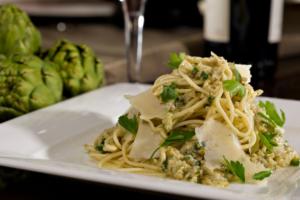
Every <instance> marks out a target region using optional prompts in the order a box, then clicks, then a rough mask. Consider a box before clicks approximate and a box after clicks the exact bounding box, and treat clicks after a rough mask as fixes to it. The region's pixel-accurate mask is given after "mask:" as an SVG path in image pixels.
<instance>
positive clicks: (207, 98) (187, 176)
mask: <svg viewBox="0 0 300 200" xmlns="http://www.w3.org/2000/svg"><path fill="white" fill-rule="evenodd" d="M239 76H241V77H240V78H241V80H239V79H240V78H239ZM248 79H249V77H247V76H245V75H244V74H239V72H238V71H237V69H236V68H235V65H234V64H233V63H228V62H227V61H226V60H225V59H224V58H222V57H218V56H217V55H215V54H212V56H211V57H209V58H200V57H192V56H185V57H184V59H183V60H182V62H181V64H180V65H179V66H178V68H176V69H174V70H173V71H172V73H170V74H165V75H162V76H160V77H158V78H157V80H156V81H155V82H154V85H153V86H152V87H151V93H152V95H154V96H155V97H156V98H157V100H159V101H160V104H162V105H164V106H165V109H166V110H167V112H166V113H165V114H164V115H163V116H164V117H163V118H162V119H161V118H151V119H148V118H147V117H145V116H146V114H145V113H140V112H139V108H137V106H135V105H132V107H133V109H130V110H129V111H128V115H127V116H136V120H137V123H138V124H140V123H145V124H146V126H147V127H149V131H150V132H151V134H154V135H156V136H157V138H160V141H161V142H160V143H158V144H156V145H157V149H153V146H154V145H155V144H152V146H147V142H148V143H152V142H153V141H154V140H155V139H153V141H152V138H153V136H151V137H150V135H149V136H147V134H146V131H145V130H140V125H139V129H138V130H136V131H137V133H134V134H133V133H130V131H129V129H126V127H124V125H121V123H120V122H119V123H118V124H117V125H116V126H115V127H113V128H110V129H107V130H105V131H104V132H103V133H102V134H101V135H100V136H99V137H98V138H97V139H96V141H95V143H94V144H93V145H86V150H87V152H88V153H89V155H90V157H91V159H92V160H95V161H97V163H98V166H99V167H108V168H113V169H118V170H121V171H125V172H133V173H142V174H148V175H156V176H167V177H171V178H176V179H181V180H187V181H192V182H197V183H204V184H212V185H221V186H225V185H227V184H228V183H229V182H231V181H233V180H235V181H236V179H234V178H233V175H234V173H233V174H231V175H230V173H229V175H227V176H226V175H225V174H226V172H228V169H227V171H226V166H225V165H224V163H222V162H220V165H219V167H218V168H214V169H212V168H209V165H210V163H208V162H209V158H208V157H206V156H208V155H209V153H211V152H213V151H216V149H217V148H216V149H214V150H213V151H212V150H211V152H209V150H208V149H206V146H205V144H204V143H203V142H202V143H201V142H200V140H199V137H200V136H199V137H198V135H197V134H198V133H197V128H201V127H202V126H203V127H204V124H208V121H212V120H213V122H214V123H216V125H218V123H219V124H221V125H220V126H224V132H226V131H225V129H226V130H228V131H229V132H231V133H232V134H233V135H234V136H232V137H233V140H235V139H234V138H236V140H237V141H238V144H237V145H236V147H234V148H236V149H238V148H241V150H240V152H239V156H240V157H241V158H242V157H243V156H244V157H247V158H246V161H247V162H248V164H249V163H250V164H251V165H253V166H254V165H255V166H256V168H259V169H274V168H276V167H278V166H288V165H289V164H290V162H291V160H292V159H298V154H297V153H296V152H295V151H293V150H291V148H290V147H289V146H288V145H287V144H283V142H281V141H282V140H283V139H282V134H281V133H279V132H278V128H276V127H275V128H274V127H273V129H272V130H273V131H274V134H275V135H276V136H274V140H276V141H277V144H276V145H277V146H281V148H279V147H278V148H277V146H276V145H274V152H273V154H276V153H277V154H278V155H279V154H280V155H281V157H282V155H284V156H285V158H286V160H285V161H284V163H277V160H278V159H277V157H276V156H273V157H272V161H273V162H272V164H270V162H268V161H266V160H267V159H268V158H267V157H268V156H269V155H268V152H267V150H266V146H265V145H266V144H265V143H264V141H261V140H262V138H260V136H261V133H262V132H263V133H264V132H267V131H268V130H271V129H270V126H271V125H270V124H268V121H266V120H265V119H264V118H262V117H261V116H260V115H259V114H258V113H261V112H262V113H266V111H265V110H263V109H262V108H260V107H259V106H257V104H256V103H255V98H256V97H257V96H258V95H260V94H261V93H262V92H261V91H260V90H257V91H254V90H253V88H252V87H251V85H249V81H248ZM226 81H231V82H233V83H234V84H236V85H237V86H239V87H240V89H241V91H239V92H241V93H242V92H244V93H243V94H242V95H238V94H239V93H236V92H235V94H234V91H230V89H229V90H228V89H227V88H226V87H225V82H226ZM242 89H243V90H242ZM166 91H167V92H169V93H168V94H166V97H164V96H163V95H165V94H164V93H165V92H166ZM168 95H169V96H168ZM172 95H173V96H172ZM164 98H169V99H167V100H164ZM145 106H147V99H145ZM150 109H151V108H150ZM144 115H145V116H144ZM142 116H144V117H142ZM269 117H270V116H269ZM128 120H129V118H128ZM131 120H133V118H132V119H131ZM205 126H208V125H205ZM203 127H202V128H203ZM271 128H272V127H271ZM203 129H204V128H203ZM174 130H175V131H176V130H181V131H183V132H184V131H190V130H192V131H195V130H196V136H195V135H194V136H193V137H192V138H190V140H185V141H184V142H182V143H174V144H173V143H172V144H170V145H166V143H164V142H163V141H166V140H167V139H168V138H169V137H170V136H171V135H172V133H173V132H174ZM141 131H142V132H143V131H144V132H143V133H144V134H145V136H144V137H149V138H147V141H143V140H142V139H143V138H142V139H138V135H139V134H141ZM201 137H202V136H201ZM266 137H267V136H266ZM272 137H273V136H272ZM267 139H268V138H267ZM271 139H273V138H271ZM271 139H269V140H270V141H271ZM138 140H139V141H138ZM140 140H141V141H140ZM145 140H146V138H145ZM224 140H225V139H224ZM139 142H140V143H139ZM208 142H209V141H208ZM271 142H272V141H271ZM229 143H230V142H229ZM229 143H228V144H229ZM273 143H275V142H273ZM209 144H210V143H208V145H209ZM230 144H231V143H230ZM232 145H235V143H234V142H233V143H232ZM141 146H142V147H141ZM267 147H268V146H267ZM136 148H141V149H139V150H140V152H138V153H137V155H138V156H136V157H134V156H133V154H134V153H132V152H133V151H135V149H136ZM151 148H152V149H153V150H155V151H153V153H152V156H149V149H151ZM207 148H208V147H207ZM229 148H231V147H229V146H228V147H227V150H228V149H229ZM232 148H233V147H232ZM268 148H270V147H268ZM276 148H277V150H276ZM146 149H147V151H146ZM280 149H281V150H280ZM225 150H226V149H225ZM269 150H270V149H269ZM143 151H145V152H143ZM236 151H238V150H236ZM131 153H132V154H131ZM142 153H144V154H142ZM215 153H216V152H215ZM217 153H218V152H217ZM145 155H147V156H148V157H145ZM262 155H263V156H265V159H264V158H262ZM223 157H224V155H223ZM276 159H277V160H276ZM242 160H243V159H242ZM244 160H245V159H244ZM274 160H275V161H274ZM282 160H283V159H281V161H282ZM247 162H245V163H244V165H245V167H246V165H247ZM253 163H254V164H253ZM274 163H275V164H274ZM249 166H250V165H249ZM257 166H258V167H257ZM248 171H251V170H248ZM249 173H250V172H249ZM246 175H247V173H246ZM246 179H247V178H246ZM250 182H251V181H250Z"/></svg>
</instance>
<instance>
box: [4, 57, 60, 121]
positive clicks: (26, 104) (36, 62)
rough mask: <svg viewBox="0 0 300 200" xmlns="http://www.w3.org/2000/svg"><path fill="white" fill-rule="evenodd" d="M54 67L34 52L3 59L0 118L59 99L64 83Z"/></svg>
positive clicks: (30, 109)
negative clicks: (34, 54) (33, 53)
mask: <svg viewBox="0 0 300 200" xmlns="http://www.w3.org/2000/svg"><path fill="white" fill-rule="evenodd" d="M55 68H56V67H55V64H53V63H50V62H47V61H43V60H41V59H40V58H38V57H36V56H33V55H26V56H25V55H14V56H11V57H9V58H6V59H2V60H0V121H5V120H8V119H10V118H13V117H16V116H19V115H22V114H24V113H27V112H30V111H33V110H36V109H39V108H42V107H45V106H48V105H51V104H54V103H56V102H58V101H60V100H61V98H62V89H63V83H62V80H61V77H60V75H59V73H58V72H57V71H56V70H55Z"/></svg>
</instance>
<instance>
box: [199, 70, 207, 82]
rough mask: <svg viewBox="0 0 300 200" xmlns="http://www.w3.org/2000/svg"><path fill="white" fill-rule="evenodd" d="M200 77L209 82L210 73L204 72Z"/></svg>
mask: <svg viewBox="0 0 300 200" xmlns="http://www.w3.org/2000/svg"><path fill="white" fill-rule="evenodd" d="M200 77H201V78H202V79H203V80H207V79H208V73H206V72H204V71H203V72H202V73H201V75H200Z"/></svg>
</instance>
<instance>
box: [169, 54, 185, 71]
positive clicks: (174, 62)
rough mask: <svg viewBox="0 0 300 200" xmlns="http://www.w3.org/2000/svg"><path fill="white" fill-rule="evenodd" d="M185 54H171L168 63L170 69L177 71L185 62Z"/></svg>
mask: <svg viewBox="0 0 300 200" xmlns="http://www.w3.org/2000/svg"><path fill="white" fill-rule="evenodd" d="M184 57H185V53H179V54H177V53H171V54H170V57H169V61H168V67H170V68H172V69H177V68H178V67H179V65H180V64H181V63H182V61H183V60H184Z"/></svg>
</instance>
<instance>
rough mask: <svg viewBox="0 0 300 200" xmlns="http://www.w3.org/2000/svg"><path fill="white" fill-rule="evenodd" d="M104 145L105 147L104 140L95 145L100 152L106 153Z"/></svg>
mask: <svg viewBox="0 0 300 200" xmlns="http://www.w3.org/2000/svg"><path fill="white" fill-rule="evenodd" d="M103 147H104V140H102V142H101V143H100V144H97V145H96V146H95V149H96V150H97V151H99V152H100V153H104V150H103Z"/></svg>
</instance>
